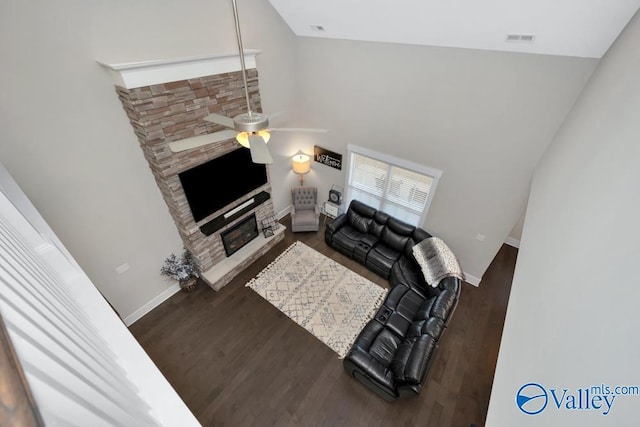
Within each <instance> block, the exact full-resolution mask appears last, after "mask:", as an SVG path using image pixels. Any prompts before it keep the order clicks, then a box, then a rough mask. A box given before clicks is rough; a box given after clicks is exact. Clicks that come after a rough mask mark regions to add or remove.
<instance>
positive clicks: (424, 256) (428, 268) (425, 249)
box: [411, 237, 464, 288]
mask: <svg viewBox="0 0 640 427" xmlns="http://www.w3.org/2000/svg"><path fill="white" fill-rule="evenodd" d="M411 250H412V251H413V256H414V257H415V259H416V261H417V262H418V264H419V265H420V268H422V274H424V278H425V280H426V281H427V283H428V284H429V285H431V286H433V287H434V288H435V287H437V286H438V284H439V283H440V281H441V280H442V279H444V278H445V277H457V278H459V279H460V280H462V281H464V272H463V271H462V268H461V267H460V263H459V262H458V258H456V256H455V254H454V253H453V252H452V251H451V249H449V246H447V244H446V243H445V242H444V241H443V240H442V239H440V238H438V237H430V238H428V239H425V240H423V241H422V242H420V243H418V244H417V245H415V246H414V247H413V248H412V249H411Z"/></svg>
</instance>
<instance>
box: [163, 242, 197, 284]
mask: <svg viewBox="0 0 640 427" xmlns="http://www.w3.org/2000/svg"><path fill="white" fill-rule="evenodd" d="M160 274H162V275H163V276H168V277H171V278H172V279H174V280H177V281H178V282H180V289H182V290H183V291H184V292H191V291H193V290H194V289H195V288H196V282H197V280H198V277H199V272H198V266H197V265H196V263H195V260H194V259H193V256H192V255H191V253H190V252H189V251H187V250H186V249H185V251H184V252H183V253H182V256H181V257H178V256H177V255H175V254H171V255H169V257H168V258H167V259H165V260H164V265H163V266H162V268H161V269H160Z"/></svg>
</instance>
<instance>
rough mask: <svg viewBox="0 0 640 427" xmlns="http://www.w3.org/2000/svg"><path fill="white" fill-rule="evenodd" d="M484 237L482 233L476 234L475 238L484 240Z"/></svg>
mask: <svg viewBox="0 0 640 427" xmlns="http://www.w3.org/2000/svg"><path fill="white" fill-rule="evenodd" d="M486 238H487V236H485V235H484V234H476V240H479V241H481V242H484V239H486Z"/></svg>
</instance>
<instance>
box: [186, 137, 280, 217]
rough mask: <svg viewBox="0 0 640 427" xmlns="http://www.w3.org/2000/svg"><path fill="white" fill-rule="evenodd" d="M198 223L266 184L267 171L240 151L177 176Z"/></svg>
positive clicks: (244, 150)
mask: <svg viewBox="0 0 640 427" xmlns="http://www.w3.org/2000/svg"><path fill="white" fill-rule="evenodd" d="M178 177H179V178H180V182H181V183H182V188H183V189H184V194H185V195H186V196H187V201H188V202H189V207H190V208H191V213H192V214H193V219H194V220H195V221H196V222H197V221H200V220H201V219H204V218H206V217H207V216H209V215H211V214H212V213H214V212H216V211H218V210H220V209H222V208H224V207H225V206H227V205H228V204H230V203H232V202H234V201H236V200H238V199H239V198H241V197H242V196H245V195H246V194H248V193H250V192H251V191H253V190H255V189H256V188H258V187H260V186H262V185H264V184H266V183H267V168H266V166H265V165H263V164H257V163H253V162H252V161H251V152H250V151H249V150H248V149H246V148H240V149H237V150H234V151H232V152H230V153H227V154H225V155H223V156H220V157H217V158H215V159H213V160H209V161H208V162H206V163H203V164H201V165H198V166H196V167H194V168H192V169H188V170H186V171H184V172H181V173H179V174H178Z"/></svg>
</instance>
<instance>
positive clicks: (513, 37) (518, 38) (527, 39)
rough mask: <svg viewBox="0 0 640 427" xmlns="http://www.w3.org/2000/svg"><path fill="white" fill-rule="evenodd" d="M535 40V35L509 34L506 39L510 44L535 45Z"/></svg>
mask: <svg viewBox="0 0 640 427" xmlns="http://www.w3.org/2000/svg"><path fill="white" fill-rule="evenodd" d="M535 40H536V36H535V34H507V38H506V39H505V41H507V42H509V43H513V42H515V43H533V42H534V41H535Z"/></svg>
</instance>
